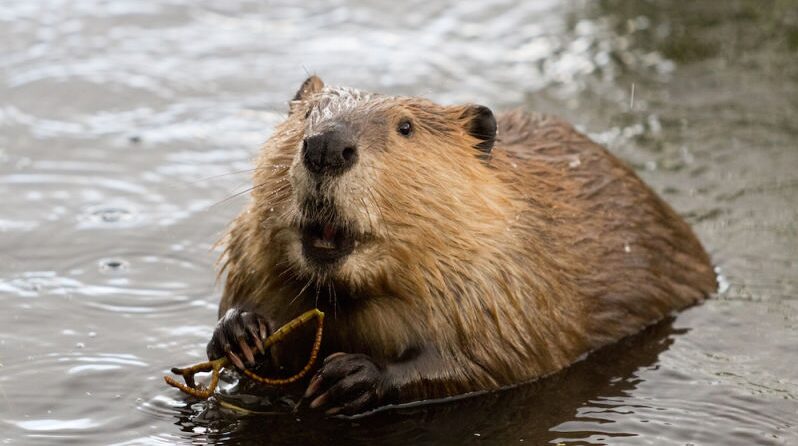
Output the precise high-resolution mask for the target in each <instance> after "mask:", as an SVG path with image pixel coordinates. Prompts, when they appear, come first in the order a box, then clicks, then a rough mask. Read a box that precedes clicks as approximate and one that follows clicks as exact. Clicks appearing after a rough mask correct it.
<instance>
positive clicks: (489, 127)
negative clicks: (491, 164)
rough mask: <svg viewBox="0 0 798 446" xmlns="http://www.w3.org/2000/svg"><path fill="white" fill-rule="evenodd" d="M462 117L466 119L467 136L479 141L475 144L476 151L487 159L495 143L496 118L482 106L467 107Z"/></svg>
mask: <svg viewBox="0 0 798 446" xmlns="http://www.w3.org/2000/svg"><path fill="white" fill-rule="evenodd" d="M463 116H464V117H465V118H466V123H465V125H466V131H467V132H468V134H469V135H471V136H473V137H474V138H477V139H478V140H479V141H480V142H479V143H477V144H476V146H475V147H476V149H477V150H479V151H480V152H482V154H483V156H485V157H487V156H488V155H489V154H490V151H491V150H492V149H493V143H494V142H496V117H494V116H493V112H492V111H491V110H490V109H489V108H488V107H485V106H484V105H467V106H466V107H465V110H464V111H463Z"/></svg>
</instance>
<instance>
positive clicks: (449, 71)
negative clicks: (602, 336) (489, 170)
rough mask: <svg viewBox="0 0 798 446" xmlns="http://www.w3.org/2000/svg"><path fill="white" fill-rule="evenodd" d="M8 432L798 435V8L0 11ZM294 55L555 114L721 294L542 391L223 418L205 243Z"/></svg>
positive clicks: (279, 6)
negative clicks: (212, 398) (640, 187)
mask: <svg viewBox="0 0 798 446" xmlns="http://www.w3.org/2000/svg"><path fill="white" fill-rule="evenodd" d="M0 49H2V52H0V194H2V195H1V196H2V197H3V204H4V206H3V209H2V212H0V262H2V263H0V265H2V266H0V308H2V311H0V364H2V366H0V439H2V440H4V441H5V442H8V443H10V444H52V443H59V444H60V443H73V444H81V445H84V444H161V443H163V444H174V443H183V444H187V443H197V444H205V443H212V444H240V443H253V444H255V443H259V442H258V440H261V441H263V440H265V439H268V440H269V441H270V442H271V443H274V444H341V442H347V443H350V444H360V443H370V442H369V439H372V438H380V439H381V441H382V442H383V443H385V444H408V443H417V444H470V443H486V442H487V443H488V444H501V445H504V444H511V443H512V444H515V443H522V442H523V443H526V444H545V443H551V444H557V443H565V444H658V445H659V444H679V445H684V444H725V445H732V444H742V445H749V444H774V445H786V444H793V443H796V442H798V427H797V426H796V424H798V402H796V398H798V373H796V371H795V367H794V364H795V362H796V360H797V359H798V358H796V353H795V345H798V322H796V321H798V304H796V299H795V296H796V288H798V280H796V277H798V274H797V273H798V269H797V268H796V259H798V226H796V225H797V224H798V223H796V222H798V218H797V217H798V206H796V205H797V204H798V202H796V200H795V193H796V192H797V191H798V174H796V167H798V151H796V150H795V145H796V141H798V124H796V120H795V116H796V114H797V112H798V62H796V61H798V3H797V2H796V1H794V0H730V1H728V2H715V1H711V0H701V1H693V2H679V1H674V0H664V1H657V2H642V1H636V0H601V1H596V2H587V1H584V2H569V3H563V2H557V1H554V0H552V1H535V2H516V1H501V0H495V1H482V2H474V1H464V2H452V4H448V5H447V4H441V3H437V2H416V1H413V2H388V1H377V2H360V1H357V0H344V1H338V2H333V3H329V2H315V1H314V2H304V3H302V4H301V6H300V4H299V3H296V2H288V1H275V2H269V3H263V2H259V1H254V0H234V1H226V2H222V1H214V0H205V1H201V2H189V1H185V0H158V1H150V2H135V1H128V0H120V1H115V2H104V1H99V0H75V1H49V2H43V1H27V0H25V1H23V0H7V1H5V2H4V3H3V8H0ZM306 72H317V73H319V74H320V75H321V76H322V77H323V78H324V79H325V80H326V81H327V82H328V83H331V84H347V85H351V86H356V87H360V88H364V89H371V90H378V91H383V92H390V93H396V94H415V95H424V96H428V97H430V98H432V99H434V100H437V101H441V102H448V103H452V102H456V101H473V102H480V103H485V104H488V105H490V106H492V107H493V108H495V109H502V108H508V107H517V106H521V107H525V108H529V109H535V110H540V111H546V112H550V113H556V114H560V115H563V116H565V117H567V118H569V119H570V120H572V121H574V122H575V123H577V124H578V125H579V126H580V128H582V129H584V130H585V131H587V132H589V133H590V134H591V135H592V136H593V137H594V138H595V139H597V140H599V141H601V142H603V143H605V144H607V145H608V146H609V147H610V149H611V150H612V151H613V152H615V153H616V154H618V155H619V156H621V157H622V158H624V159H625V160H627V161H628V162H629V163H630V164H632V165H633V166H634V167H635V168H636V169H637V170H638V172H639V173H640V174H641V175H642V176H643V177H644V178H645V179H646V181H648V182H649V183H650V184H652V185H653V186H654V188H655V189H656V190H657V191H659V192H660V193H661V194H663V195H664V196H665V198H666V199H667V200H668V201H669V202H671V203H673V204H674V206H675V207H676V208H677V209H678V210H679V211H680V212H682V213H683V214H685V215H686V216H687V217H688V219H689V220H690V222H691V223H692V224H693V225H694V226H695V227H696V230H697V231H698V233H699V235H700V237H701V239H702V240H703V241H704V242H705V243H706V245H707V247H708V249H709V250H710V251H711V253H712V256H713V258H714V260H715V262H716V263H717V264H718V265H719V267H720V269H721V272H722V274H723V277H724V280H725V283H726V286H725V287H724V288H725V291H724V292H723V293H722V295H721V296H719V297H718V298H716V299H714V300H712V301H710V302H708V303H707V304H705V305H703V306H701V307H697V308H694V309H691V310H689V311H687V312H685V313H684V314H681V315H679V316H677V317H676V318H675V319H674V320H672V321H666V322H663V323H661V324H659V325H657V326H655V327H652V328H651V329H649V330H648V331H646V332H645V333H643V334H641V335H640V336H637V337H635V338H633V339H629V340H626V341H624V342H622V343H620V344H619V345H616V346H612V347H610V348H607V349H605V350H602V351H601V352H598V353H596V354H594V355H592V356H590V357H589V358H588V359H587V360H585V361H583V362H581V363H579V364H577V365H575V366H574V367H572V368H570V369H568V370H566V371H563V372H562V373H560V374H558V375H556V376H554V377H551V378H549V379H547V380H544V381H542V382H540V383H535V384H532V385H527V386H523V387H521V388H518V389H514V390H511V391H507V392H500V393H496V394H490V395H486V396H481V397H476V398H469V399H464V400H460V401H456V402H450V403H447V404H443V405H437V406H431V407H420V408H419V407H416V408H403V409H397V410H393V411H390V412H383V413H378V414H375V415H374V416H372V417H370V418H366V419H359V420H312V419H302V420H297V419H295V418H293V417H290V416H277V417H263V416H260V417H244V418H231V417H230V414H229V413H227V412H226V411H225V410H221V409H219V408H218V407H215V406H214V405H213V404H212V403H211V404H210V405H209V403H192V402H190V401H186V400H184V399H183V398H182V397H181V396H180V395H178V394H177V393H176V392H175V391H173V390H172V389H168V388H166V387H165V386H164V384H163V381H162V379H161V376H162V375H163V373H164V372H165V371H166V370H167V369H168V368H169V367H171V366H173V365H178V364H188V363H192V362H195V361H198V360H200V359H202V358H203V357H204V345H205V342H206V341H207V339H208V337H209V336H210V333H211V330H212V326H213V324H214V319H215V312H216V302H217V299H218V291H217V290H215V288H214V283H215V277H214V268H213V262H214V260H215V256H216V254H215V253H214V252H213V250H212V245H213V243H214V242H215V241H216V239H217V238H218V236H219V235H220V234H221V232H222V231H223V230H224V228H225V226H226V224H227V223H228V222H229V221H230V219H231V218H232V217H233V216H234V215H235V214H236V212H237V211H238V210H240V209H241V207H242V206H243V203H244V200H245V197H244V196H241V197H234V198H232V199H227V198H228V197H231V196H233V195H234V194H236V193H237V192H239V191H242V190H244V189H245V188H246V187H247V184H248V176H249V169H251V168H252V166H251V159H252V157H253V156H254V154H255V151H256V148H257V146H258V144H259V143H260V142H262V141H263V140H264V139H265V138H266V137H267V136H268V134H269V132H270V129H271V128H272V127H273V126H274V124H275V123H277V122H279V120H280V119H281V117H282V116H283V115H284V113H285V111H286V101H287V99H289V97H290V96H291V94H292V92H293V91H294V90H295V88H296V86H297V85H298V83H299V82H300V81H301V80H302V79H303V78H304V77H305V75H306Z"/></svg>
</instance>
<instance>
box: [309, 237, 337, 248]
mask: <svg viewBox="0 0 798 446" xmlns="http://www.w3.org/2000/svg"><path fill="white" fill-rule="evenodd" d="M313 247H314V248H320V249H335V243H333V242H332V241H327V240H322V239H320V238H317V239H314V240H313Z"/></svg>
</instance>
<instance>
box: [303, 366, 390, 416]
mask: <svg viewBox="0 0 798 446" xmlns="http://www.w3.org/2000/svg"><path fill="white" fill-rule="evenodd" d="M382 378H383V372H382V370H381V368H380V367H379V366H378V365H377V364H375V363H374V361H372V360H371V358H369V357H368V356H366V355H360V354H350V353H334V354H332V355H330V356H328V357H327V359H325V360H324V364H322V366H321V368H320V369H319V371H318V372H317V373H316V375H315V376H314V377H313V379H312V380H311V381H310V384H309V385H308V388H307V390H306V391H305V396H304V399H305V400H306V401H310V406H309V407H310V408H311V409H313V410H323V411H324V413H325V414H326V415H335V414H347V415H351V414H355V413H358V412H362V411H364V410H366V409H369V408H372V407H375V406H376V405H378V404H379V403H380V400H381V398H382V395H383V391H382V381H383V379H382Z"/></svg>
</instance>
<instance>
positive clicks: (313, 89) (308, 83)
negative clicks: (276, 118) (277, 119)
mask: <svg viewBox="0 0 798 446" xmlns="http://www.w3.org/2000/svg"><path fill="white" fill-rule="evenodd" d="M322 88H324V82H322V80H321V79H320V78H319V77H318V76H316V75H315V74H314V75H313V76H310V77H309V78H307V79H305V82H302V85H301V86H300V87H299V90H297V91H296V94H295V95H294V98H293V99H291V102H289V103H288V114H289V115H290V114H293V113H294V111H296V110H297V109H298V108H299V107H301V103H302V101H304V100H305V99H307V98H309V97H310V96H312V95H313V94H314V93H318V92H319V91H321V89H322Z"/></svg>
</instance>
